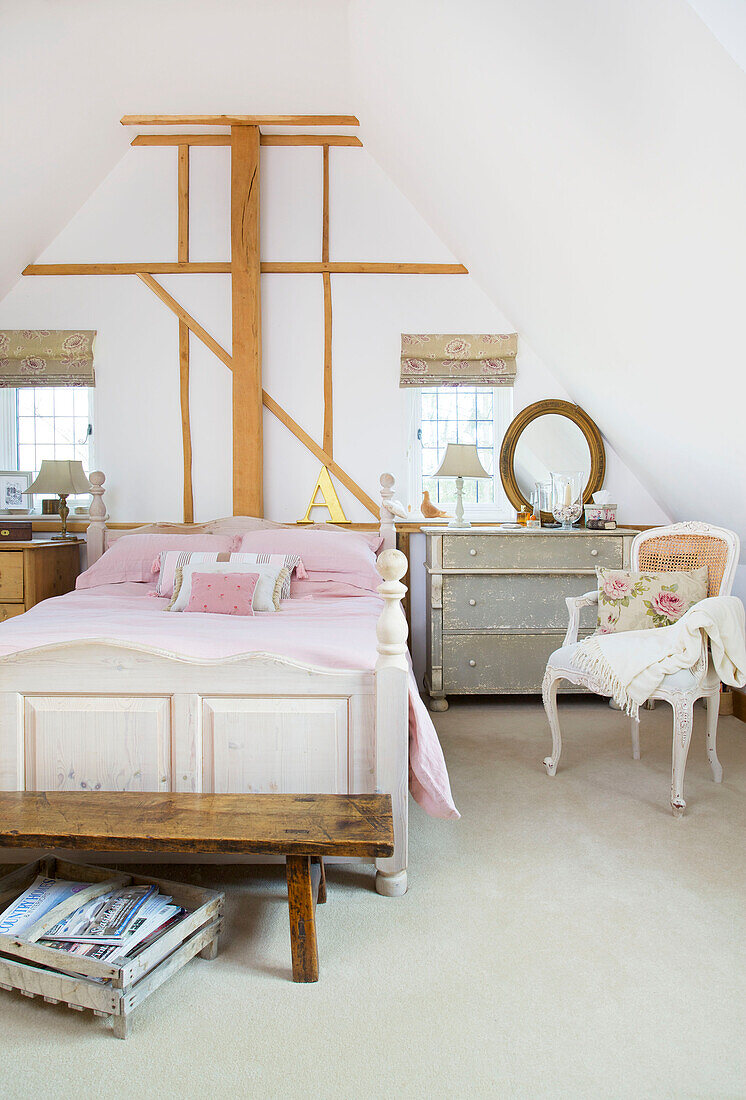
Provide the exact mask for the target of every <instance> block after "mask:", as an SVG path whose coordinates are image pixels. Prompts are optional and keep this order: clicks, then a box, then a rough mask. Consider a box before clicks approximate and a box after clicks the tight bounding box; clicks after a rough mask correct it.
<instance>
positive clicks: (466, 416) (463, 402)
mask: <svg viewBox="0 0 746 1100" xmlns="http://www.w3.org/2000/svg"><path fill="white" fill-rule="evenodd" d="M476 404H477V399H476V394H475V393H474V392H473V391H471V392H470V391H469V390H459V391H458V418H459V420H473V419H474V417H475V415H476Z"/></svg>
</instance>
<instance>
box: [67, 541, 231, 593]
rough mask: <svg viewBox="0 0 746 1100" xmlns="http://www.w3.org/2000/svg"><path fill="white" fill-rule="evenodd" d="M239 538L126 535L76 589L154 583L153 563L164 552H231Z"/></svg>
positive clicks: (89, 570) (92, 567)
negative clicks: (129, 583)
mask: <svg viewBox="0 0 746 1100" xmlns="http://www.w3.org/2000/svg"><path fill="white" fill-rule="evenodd" d="M236 538H237V536H236V535H138V534H133V535H123V536H122V537H121V538H119V539H116V540H115V541H114V542H113V543H112V545H111V547H110V548H109V549H108V550H107V551H106V553H105V554H102V555H101V557H100V558H99V559H98V561H96V562H94V563H93V565H92V566H91V567H90V569H86V571H85V573H81V574H80V576H79V577H78V579H77V581H76V582H75V587H76V588H97V587H98V586H99V585H101V584H121V583H122V582H123V581H149V582H150V581H152V580H153V573H152V568H153V561H154V559H155V558H157V557H158V555H159V554H160V553H161V551H162V550H212V551H217V552H219V553H221V552H223V551H228V552H230V551H231V550H232V549H233V548H234V544H235V542H236Z"/></svg>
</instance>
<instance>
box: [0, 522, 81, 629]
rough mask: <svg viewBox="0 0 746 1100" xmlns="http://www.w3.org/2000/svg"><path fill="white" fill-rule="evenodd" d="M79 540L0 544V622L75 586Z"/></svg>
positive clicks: (78, 561)
mask: <svg viewBox="0 0 746 1100" xmlns="http://www.w3.org/2000/svg"><path fill="white" fill-rule="evenodd" d="M82 545H83V542H82V540H81V539H69V540H68V541H66V542H62V541H54V540H52V539H34V540H33V542H0V622H3V621H4V620H5V619H10V618H12V616H13V615H22V614H23V612H24V611H28V609H29V608H30V607H33V606H34V604H36V603H40V602H41V600H46V599H48V598H49V597H50V596H61V595H62V594H63V593H65V592H70V591H71V589H73V588H74V587H75V578H76V577H77V576H78V574H79V573H80V548H81V546H82Z"/></svg>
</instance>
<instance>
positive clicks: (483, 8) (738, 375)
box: [350, 0, 746, 595]
mask: <svg viewBox="0 0 746 1100" xmlns="http://www.w3.org/2000/svg"><path fill="white" fill-rule="evenodd" d="M350 27H351V34H352V38H353V47H354V48H353V57H352V64H351V72H352V73H353V74H354V78H355V82H356V95H355V102H356V104H357V105H358V111H359V115H360V118H361V122H362V124H363V130H364V134H365V138H366V144H367V147H368V149H369V150H370V152H371V153H372V155H373V156H374V157H375V158H376V160H377V161H378V162H379V163H380V164H381V165H382V166H383V167H384V169H385V170H386V171H387V172H388V173H389V175H390V176H391V177H392V179H393V180H394V181H395V182H396V183H397V185H398V186H399V187H401V189H402V190H403V191H404V193H405V194H406V195H407V196H408V198H410V199H411V200H412V201H413V202H414V203H415V204H416V206H417V208H418V210H419V211H420V212H421V213H422V215H423V216H424V217H425V219H426V220H427V221H428V223H429V224H431V225H432V226H433V228H434V229H435V230H436V231H437V232H438V233H439V235H440V236H441V238H442V239H443V240H444V241H445V242H446V243H447V244H449V245H450V247H452V248H454V249H456V248H458V251H459V257H460V258H461V259H462V260H463V262H464V263H466V264H467V265H468V266H469V267H470V270H471V271H472V273H473V275H474V278H475V281H476V282H478V283H479V285H480V286H481V287H482V288H483V289H484V290H485V292H486V293H487V295H488V296H489V297H490V298H491V299H492V300H493V301H495V302H499V303H500V305H501V307H502V308H503V309H504V310H505V312H506V314H507V316H508V317H509V318H510V319H511V320H512V322H513V324H514V325H515V326H516V328H517V329H518V330H519V331H520V332H521V334H522V335H523V337H524V339H525V340H527V341H528V342H530V344H531V346H532V347H533V348H534V349H535V350H536V352H537V354H538V355H539V356H540V357H541V359H542V360H543V361H544V362H545V363H546V364H547V365H548V366H549V367H550V368H551V369H552V371H553V372H555V373H556V376H557V378H558V379H559V380H560V381H561V382H563V384H564V385H565V387H566V388H567V390H568V391H569V392H570V393H571V395H572V398H573V399H574V400H575V401H576V402H577V403H578V404H580V405H582V406H584V407H585V408H586V409H587V410H588V412H589V413H590V415H591V416H592V417H593V418H594V419H595V420H596V421H597V422H598V423H599V425H600V426H601V428H602V430H603V431H604V432H605V434H606V436H607V438H608V439H609V440H610V442H611V444H612V446H613V447H614V449H615V450H616V452H617V453H618V455H619V456H620V457H621V459H622V460H623V461H624V462H625V463H626V465H627V466H628V467H629V469H630V470H632V471H634V472H635V473H636V474H637V475H638V476H639V477H640V479H641V480H642V481H643V482H644V484H645V485H646V486H647V487H648V489H649V490H650V492H651V494H652V496H653V497H654V498H655V500H656V501H658V502H659V504H660V505H661V506H662V507H663V508H664V509H665V510H666V511H668V512H670V513H671V515H672V516H673V517H674V518H675V519H690V518H698V519H703V520H707V521H710V522H714V523H721V524H724V525H725V526H730V527H734V528H735V529H736V530H738V531H739V533H740V535H741V538H742V541H743V540H744V539H746V507H745V503H746V493H744V489H745V488H746V484H745V481H746V479H745V477H744V470H746V432H744V430H743V395H744V384H743V367H742V362H741V361H742V359H743V352H742V345H743V334H742V328H743V324H742V315H743V311H744V306H743V302H744V299H745V298H746V248H745V247H744V241H745V240H746V204H745V203H744V194H746V131H744V125H743V120H744V117H745V116H746V76H745V75H744V73H743V72H742V71H741V70H740V69H739V68H738V66H737V65H736V63H735V62H734V61H733V60H732V58H731V57H730V56H729V55H728V53H726V51H725V50H724V49H723V48H722V47H721V46H720V44H719V43H718V42H717V41H716V39H715V38H714V37H713V35H712V34H711V33H710V32H709V31H708V29H707V27H706V26H705V25H704V24H703V23H702V21H701V20H700V19H699V18H698V16H697V15H696V14H695V12H694V11H693V10H692V8H691V7H690V6H689V4H688V3H686V2H685V0H654V2H651V0H625V2H624V3H597V2H592V0H563V2H562V3H561V4H558V3H557V2H556V0H522V2H521V3H520V4H516V3H514V2H513V0H489V2H487V0H460V2H459V3H458V4H455V3H451V2H447V0H407V2H406V3H399V2H397V0H352V2H351V6H350ZM740 586H741V591H742V593H743V594H744V595H746V577H744V570H742V571H741V582H740Z"/></svg>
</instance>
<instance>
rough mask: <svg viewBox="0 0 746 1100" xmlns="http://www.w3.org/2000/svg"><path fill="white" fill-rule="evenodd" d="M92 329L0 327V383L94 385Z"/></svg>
mask: <svg viewBox="0 0 746 1100" xmlns="http://www.w3.org/2000/svg"><path fill="white" fill-rule="evenodd" d="M95 336H96V331H95V329H60V328H40V329H28V328H24V329H2V330H0V387H3V386H4V387H7V386H93V385H95V377H94V373H93V341H94V339H95Z"/></svg>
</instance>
